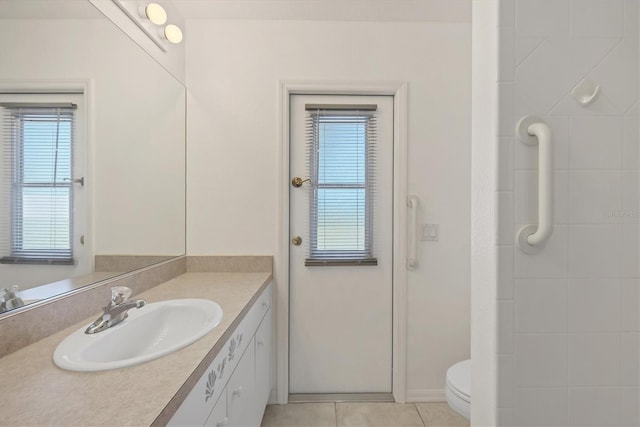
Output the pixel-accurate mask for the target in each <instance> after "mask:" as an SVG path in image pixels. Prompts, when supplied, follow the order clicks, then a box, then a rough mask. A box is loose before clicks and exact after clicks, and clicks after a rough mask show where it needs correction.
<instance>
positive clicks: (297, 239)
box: [291, 236, 302, 246]
mask: <svg viewBox="0 0 640 427" xmlns="http://www.w3.org/2000/svg"><path fill="white" fill-rule="evenodd" d="M291 243H293V244H294V245H295V246H300V245H301V244H302V237H300V236H296V237H294V238H293V239H291Z"/></svg>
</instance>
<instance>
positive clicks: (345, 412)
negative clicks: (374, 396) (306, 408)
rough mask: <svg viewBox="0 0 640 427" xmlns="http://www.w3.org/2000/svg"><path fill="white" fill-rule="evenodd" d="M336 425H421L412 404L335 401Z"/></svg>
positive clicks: (382, 426) (381, 426)
mask: <svg viewBox="0 0 640 427" xmlns="http://www.w3.org/2000/svg"><path fill="white" fill-rule="evenodd" d="M336 415H337V420H338V426H340V427H342V426H358V427H364V426H379V427H391V426H393V427H404V426H416V427H423V426H424V424H423V423H422V420H421V419H420V415H419V414H418V411H417V409H416V407H415V405H413V404H399V403H336Z"/></svg>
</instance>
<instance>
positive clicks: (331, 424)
mask: <svg viewBox="0 0 640 427" xmlns="http://www.w3.org/2000/svg"><path fill="white" fill-rule="evenodd" d="M343 426H344V427H347V426H349V427H369V426H371V427H405V426H407V427H409V426H416V427H425V426H426V427H463V426H469V421H468V420H466V419H465V418H463V417H461V416H460V415H458V414H456V413H455V412H454V411H453V410H452V409H451V408H449V405H447V404H446V403H407V404H400V403H290V404H288V405H269V406H267V409H266V411H265V413H264V417H263V418H262V427H343Z"/></svg>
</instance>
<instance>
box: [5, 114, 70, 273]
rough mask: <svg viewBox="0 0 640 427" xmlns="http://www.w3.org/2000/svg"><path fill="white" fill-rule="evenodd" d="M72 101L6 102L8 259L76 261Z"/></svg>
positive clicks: (16, 260)
mask: <svg viewBox="0 0 640 427" xmlns="http://www.w3.org/2000/svg"><path fill="white" fill-rule="evenodd" d="M74 111H75V105H72V104H28V103H27V104H21V103H3V104H0V117H1V123H0V125H1V130H2V131H1V136H0V138H1V141H2V170H3V172H2V180H3V183H2V184H3V188H2V206H3V208H2V209H3V210H4V212H3V213H2V217H3V218H2V219H3V220H4V219H8V221H3V223H2V227H5V228H6V227H8V228H9V230H4V231H3V232H2V233H1V234H0V235H1V236H2V239H1V240H2V241H0V245H1V251H2V253H1V254H0V256H2V258H0V262H2V263H42V264H72V263H73V244H72V242H73V236H72V235H73V188H72V186H73V181H72V178H73V140H74Z"/></svg>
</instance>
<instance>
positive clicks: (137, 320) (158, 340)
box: [53, 299, 222, 371]
mask: <svg viewBox="0 0 640 427" xmlns="http://www.w3.org/2000/svg"><path fill="white" fill-rule="evenodd" d="M220 320H222V308H221V307H220V305H218V304H217V303H215V302H213V301H209V300H205V299H175V300H168V301H162V302H155V303H150V304H147V305H145V306H144V307H142V308H139V309H137V310H136V309H134V310H130V311H129V317H128V318H127V319H125V320H124V321H122V322H121V323H119V324H117V325H115V326H113V327H111V328H109V329H106V330H104V331H102V332H99V333H95V334H86V333H85V329H86V328H87V325H85V326H83V327H82V328H80V329H78V330H77V331H75V332H73V333H72V334H71V335H69V336H68V337H66V338H65V339H64V340H62V342H61V343H60V344H59V345H58V347H57V348H56V350H55V352H54V353H53V361H54V363H55V364H56V365H57V366H58V367H60V368H62V369H68V370H71V371H106V370H109V369H117V368H124V367H127V366H132V365H137V364H139V363H144V362H148V361H150V360H153V359H157V358H159V357H162V356H165V355H167V354H169V353H172V352H174V351H176V350H179V349H181V348H183V347H186V346H188V345H189V344H192V343H194V342H195V341H197V340H199V339H200V338H202V337H203V336H205V335H206V334H207V333H208V332H209V331H211V330H213V328H215V327H216V326H217V325H218V324H219V323H220Z"/></svg>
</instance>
